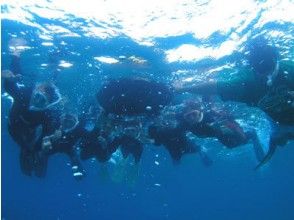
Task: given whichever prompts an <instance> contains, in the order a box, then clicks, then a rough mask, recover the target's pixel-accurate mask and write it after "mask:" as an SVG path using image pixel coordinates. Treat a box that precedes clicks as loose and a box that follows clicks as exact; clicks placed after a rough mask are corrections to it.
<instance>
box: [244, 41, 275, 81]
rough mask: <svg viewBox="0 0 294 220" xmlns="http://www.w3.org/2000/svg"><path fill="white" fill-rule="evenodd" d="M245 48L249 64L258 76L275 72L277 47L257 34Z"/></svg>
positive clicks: (266, 75)
mask: <svg viewBox="0 0 294 220" xmlns="http://www.w3.org/2000/svg"><path fill="white" fill-rule="evenodd" d="M247 50H248V57H247V58H248V61H249V64H250V65H251V67H252V68H253V69H254V71H255V72H256V73H257V74H258V75H259V76H261V77H264V78H269V77H268V76H271V75H274V74H275V72H277V68H278V56H279V54H278V51H277V48H275V47H274V46H272V45H270V44H269V42H268V40H266V39H265V38H264V37H262V36H258V37H256V38H254V39H253V40H250V41H249V42H248V44H247ZM271 78H272V77H271Z"/></svg>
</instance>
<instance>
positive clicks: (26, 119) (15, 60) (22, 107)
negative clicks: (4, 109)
mask: <svg viewBox="0 0 294 220" xmlns="http://www.w3.org/2000/svg"><path fill="white" fill-rule="evenodd" d="M11 71H12V72H13V74H15V75H22V72H21V68H20V58H19V57H17V56H12V63H11ZM3 86H4V89H5V90H6V92H7V93H8V94H9V95H10V96H12V98H13V104H12V107H11V109H10V112H9V121H8V131H9V133H10V135H11V136H12V138H13V140H14V141H15V142H16V143H17V144H18V145H19V146H20V147H21V154H20V165H21V170H22V172H23V173H24V174H26V175H31V173H32V170H33V169H34V168H33V166H34V155H33V154H34V151H35V150H36V149H35V147H36V144H37V142H38V141H39V140H40V138H41V137H42V136H43V135H45V134H50V133H52V132H53V131H52V130H51V128H52V127H55V125H54V124H55V123H56V120H55V118H56V115H58V112H55V111H52V110H45V111H32V110H30V109H29V104H30V99H31V96H32V92H33V89H34V88H33V87H32V86H20V85H19V84H18V82H16V81H12V80H8V79H5V80H4V82H3Z"/></svg>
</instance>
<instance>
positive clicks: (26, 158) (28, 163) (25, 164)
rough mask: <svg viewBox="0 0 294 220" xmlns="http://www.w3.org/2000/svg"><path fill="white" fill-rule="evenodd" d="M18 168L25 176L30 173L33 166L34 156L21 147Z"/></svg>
mask: <svg viewBox="0 0 294 220" xmlns="http://www.w3.org/2000/svg"><path fill="white" fill-rule="evenodd" d="M19 162H20V169H21V171H22V173H23V174H25V175H27V176H31V175H32V171H33V166H34V156H33V153H32V152H30V151H29V150H27V149H25V148H23V147H21V149H20V155H19Z"/></svg>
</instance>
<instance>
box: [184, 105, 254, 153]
mask: <svg viewBox="0 0 294 220" xmlns="http://www.w3.org/2000/svg"><path fill="white" fill-rule="evenodd" d="M178 120H179V121H180V124H181V126H182V127H184V128H185V129H186V130H187V131H190V132H192V133H193V134H195V135H196V136H198V137H200V138H208V137H215V138H217V139H218V140H219V141H220V142H221V143H222V144H223V145H225V146H226V147H229V148H233V147H237V146H240V145H242V144H246V143H247V142H248V138H249V137H248V136H247V134H246V133H245V132H244V131H243V129H242V128H241V127H240V125H239V124H238V123H237V122H236V121H235V120H234V118H233V117H232V116H230V115H228V114H226V113H225V112H216V111H214V110H211V109H206V110H205V111H204V112H203V119H202V121H201V122H199V123H195V124H194V125H189V124H188V123H187V122H185V120H184V119H183V115H178Z"/></svg>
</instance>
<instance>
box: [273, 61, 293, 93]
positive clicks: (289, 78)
mask: <svg viewBox="0 0 294 220" xmlns="http://www.w3.org/2000/svg"><path fill="white" fill-rule="evenodd" d="M277 81H278V82H277V83H278V84H280V85H285V86H287V87H288V88H289V89H290V90H294V62H293V61H281V62H280V71H279V78H278V80H277Z"/></svg>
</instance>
